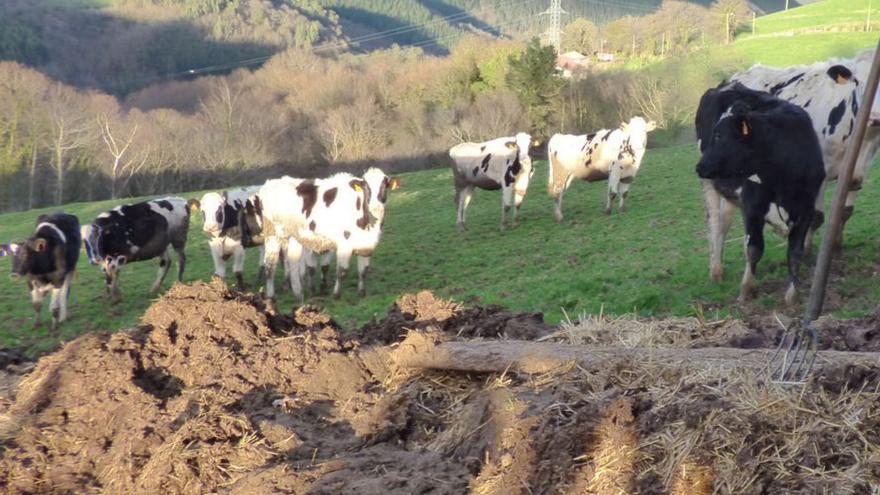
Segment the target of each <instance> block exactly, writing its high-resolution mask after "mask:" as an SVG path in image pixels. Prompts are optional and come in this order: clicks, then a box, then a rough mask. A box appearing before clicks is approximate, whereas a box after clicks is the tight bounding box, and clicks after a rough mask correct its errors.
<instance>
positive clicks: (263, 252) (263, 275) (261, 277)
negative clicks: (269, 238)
mask: <svg viewBox="0 0 880 495" xmlns="http://www.w3.org/2000/svg"><path fill="white" fill-rule="evenodd" d="M259 250H260V254H259V256H260V268H259V269H258V270H257V286H258V287H259V286H260V285H262V284H263V281H264V280H265V279H266V273H265V268H264V266H263V258H265V257H266V249H265V246H262V245H261V246H260V247H259Z"/></svg>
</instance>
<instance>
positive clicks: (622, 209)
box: [617, 206, 626, 213]
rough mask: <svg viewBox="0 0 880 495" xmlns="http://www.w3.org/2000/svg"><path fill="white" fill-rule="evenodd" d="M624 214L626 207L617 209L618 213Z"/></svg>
mask: <svg viewBox="0 0 880 495" xmlns="http://www.w3.org/2000/svg"><path fill="white" fill-rule="evenodd" d="M624 212H626V206H621V207H620V208H618V209H617V213H624Z"/></svg>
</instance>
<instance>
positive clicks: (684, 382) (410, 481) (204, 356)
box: [0, 283, 880, 495]
mask: <svg viewBox="0 0 880 495" xmlns="http://www.w3.org/2000/svg"><path fill="white" fill-rule="evenodd" d="M823 328H825V329H826V335H827V337H826V339H825V340H824V341H823V347H824V348H827V349H836V350H837V352H834V351H828V352H826V353H824V354H822V355H821V356H820V363H819V368H818V370H817V372H816V374H815V379H814V380H813V381H811V382H810V383H809V384H808V385H807V386H806V387H797V388H785V387H780V386H776V385H773V384H769V383H767V381H766V380H765V378H764V376H763V373H762V371H761V369H760V367H759V366H758V363H760V362H761V361H762V360H763V359H764V358H765V356H766V351H765V350H764V349H765V348H767V347H771V346H772V345H773V343H774V341H775V340H776V339H777V338H778V333H779V330H778V324H777V323H776V322H770V321H767V322H762V321H753V322H749V323H748V324H744V323H742V322H737V321H732V320H730V321H724V322H706V321H700V320H696V319H675V320H650V321H639V320H634V319H617V320H597V319H593V320H588V321H585V322H582V323H581V324H578V325H566V326H563V327H561V328H560V329H553V328H549V327H548V326H546V325H545V324H544V323H543V320H542V318H541V315H540V314H512V313H508V312H506V311H504V310H502V309H501V308H497V307H489V308H465V307H462V306H459V305H457V304H454V303H452V302H449V301H443V300H440V299H438V298H435V297H434V296H433V295H431V294H430V293H420V294H415V295H406V296H403V297H402V298H401V299H400V300H399V301H398V302H397V303H396V304H395V305H394V306H393V307H392V308H391V310H390V311H389V313H388V315H387V316H386V317H385V318H384V319H383V320H381V321H378V322H374V323H372V324H369V325H366V326H365V327H363V328H361V329H360V330H358V331H357V332H354V334H353V335H350V336H343V335H342V334H341V333H340V332H339V330H338V327H337V326H336V324H335V323H334V322H333V321H332V319H331V318H329V317H328V316H327V315H325V314H322V313H320V312H319V311H316V310H314V309H310V308H303V309H300V310H299V311H297V312H296V313H295V314H293V315H275V314H272V313H270V312H267V310H266V308H265V307H264V306H263V304H262V303H261V302H260V301H259V300H258V299H257V298H255V297H253V296H249V295H243V294H239V293H234V292H229V291H228V290H227V289H226V288H225V287H224V286H223V285H220V284H200V283H199V284H193V285H176V286H175V287H174V288H173V289H172V290H171V291H169V292H168V293H167V294H166V295H165V296H163V297H162V298H161V299H160V300H159V301H157V302H156V303H155V304H154V305H153V306H152V307H150V308H149V309H148V310H147V312H146V314H145V315H144V316H143V319H142V325H141V326H140V327H138V328H136V329H132V330H129V331H126V332H119V333H115V334H104V335H95V334H89V335H84V336H82V337H80V338H78V339H76V340H74V341H72V342H70V343H68V344H66V345H65V346H64V347H63V348H61V349H60V350H59V351H58V352H56V353H54V354H52V355H49V356H46V357H44V358H42V359H40V361H39V362H38V363H37V364H36V366H35V367H34V368H33V369H31V368H30V367H29V366H28V365H27V363H23V362H22V360H21V359H19V358H17V357H15V356H12V355H11V354H10V355H9V356H12V357H9V358H7V359H4V360H2V361H0V365H3V367H4V369H6V372H5V373H3V374H2V376H0V378H2V380H0V384H6V385H4V386H2V387H0V486H3V487H4V489H3V493H10V494H30V493H57V494H62V493H78V494H85V493H105V494H127V493H132V494H135V493H136V494H158V493H162V494H178V493H180V494H209V493H215V494H257V493H259V494H306V493H308V494H370V493H380V494H383V495H384V494H419V493H430V494H461V493H475V494H520V493H521V494H528V493H541V494H545V493H547V494H555V493H558V494H587V493H590V494H629V493H638V494H679V495H683V494H709V493H731V494H765V493H766V494H779V493H854V494H862V493H864V494H871V493H872V490H876V488H875V487H877V486H880V405H878V401H880V397H878V396H880V394H878V387H880V363H878V358H877V354H874V353H868V352H859V353H856V352H851V351H877V349H878V343H880V315H878V317H873V318H866V319H862V320H854V321H850V322H840V321H831V320H829V321H825V322H823ZM3 356H6V355H5V354H0V357H3ZM16 372H21V373H27V374H26V375H25V376H24V377H23V379H21V381H20V382H18V383H17V385H16V384H15V383H14V380H13V379H14V378H16V376H17V375H16ZM873 493H876V491H874V492H873Z"/></svg>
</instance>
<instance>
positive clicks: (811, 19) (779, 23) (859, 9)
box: [755, 0, 880, 35]
mask: <svg viewBox="0 0 880 495" xmlns="http://www.w3.org/2000/svg"><path fill="white" fill-rule="evenodd" d="M869 6H871V0H823V1H821V2H816V3H813V4H809V5H804V6H803V7H798V8H797V9H791V10H790V11H788V12H777V13H774V14H770V15H766V16H762V17H760V18H758V19H757V20H756V22H755V26H756V34H758V35H773V34H786V33H788V34H790V33H792V32H804V31H830V30H833V31H854V30H864V29H865V24H866V21H867V20H868V17H869V16H868V9H869ZM872 10H873V12H872V14H871V16H870V19H871V25H872V26H873V27H874V30H876V29H877V26H878V25H880V5H878V4H877V3H874V4H873V6H872Z"/></svg>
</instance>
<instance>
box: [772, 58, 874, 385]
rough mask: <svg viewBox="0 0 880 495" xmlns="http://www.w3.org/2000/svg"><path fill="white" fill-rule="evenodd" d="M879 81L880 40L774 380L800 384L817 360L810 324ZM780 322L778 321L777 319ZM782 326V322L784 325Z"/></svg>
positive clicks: (777, 359)
mask: <svg viewBox="0 0 880 495" xmlns="http://www.w3.org/2000/svg"><path fill="white" fill-rule="evenodd" d="M878 81H880V41H878V43H877V49H876V50H875V51H874V61H873V63H872V65H871V75H870V76H869V77H868V84H867V87H866V88H865V96H864V99H863V100H862V105H861V107H860V108H859V114H858V116H857V117H856V129H855V135H853V139H852V141H850V143H849V147H848V148H847V149H846V156H845V157H844V159H843V170H841V171H840V175H839V176H838V178H837V187H836V188H835V190H834V200H833V202H832V204H831V219H830V220H829V222H828V227H827V228H826V229H825V235H824V236H823V237H822V246H821V247H820V248H819V256H818V257H817V258H816V270H815V271H814V272H813V286H812V287H811V289H810V301H809V303H808V304H807V310H806V313H805V314H804V319H803V322H802V323H795V324H793V325H792V326H791V327H789V328H787V329H785V330H784V331H783V334H782V339H781V340H780V341H779V347H777V348H776V352H775V353H773V356H772V357H771V358H770V377H771V379H772V380H773V381H775V382H779V383H786V384H792V383H794V384H801V383H804V382H806V380H807V377H808V376H809V375H810V372H811V371H812V370H813V365H814V364H815V362H816V356H817V354H818V346H819V332H817V331H816V327H815V326H813V322H814V321H815V320H816V318H818V317H819V313H821V312H822V304H823V303H824V301H825V287H826V286H827V285H828V272H829V269H830V267H831V254H832V244H833V242H834V240H835V239H837V237H838V235H840V229H841V223H842V220H843V209H844V205H845V203H846V195H847V193H848V192H849V185H850V182H851V181H852V175H853V169H854V168H855V165H856V159H857V158H858V156H859V151H860V150H861V147H862V141H864V139H865V131H866V130H867V124H868V117H869V116H870V114H871V109H872V108H873V106H874V95H875V94H876V92H877V83H878ZM780 324H781V322H780ZM783 328H785V326H784V325H783Z"/></svg>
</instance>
